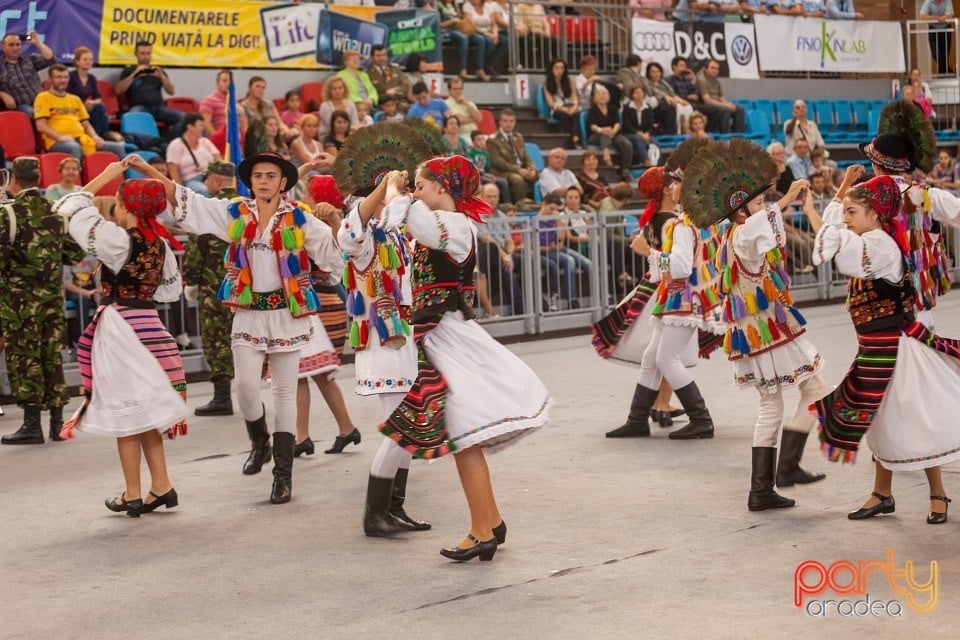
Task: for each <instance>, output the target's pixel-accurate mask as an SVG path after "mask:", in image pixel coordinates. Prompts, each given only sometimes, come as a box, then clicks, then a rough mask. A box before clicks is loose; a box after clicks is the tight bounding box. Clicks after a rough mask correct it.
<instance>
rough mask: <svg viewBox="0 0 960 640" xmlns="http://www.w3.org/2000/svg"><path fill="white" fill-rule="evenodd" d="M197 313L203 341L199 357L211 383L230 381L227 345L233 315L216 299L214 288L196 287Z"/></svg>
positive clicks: (230, 368)
mask: <svg viewBox="0 0 960 640" xmlns="http://www.w3.org/2000/svg"><path fill="white" fill-rule="evenodd" d="M197 313H199V314H200V338H201V339H202V340H203V357H204V358H205V359H206V361H207V366H208V367H210V379H211V380H213V381H214V382H218V381H227V380H233V349H232V348H231V346H230V332H231V329H232V327H233V313H232V312H231V311H230V308H229V307H226V306H224V305H223V304H222V303H221V302H220V301H219V300H217V289H216V287H212V288H210V287H201V288H200V291H199V292H198V296H197Z"/></svg>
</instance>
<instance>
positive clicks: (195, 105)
mask: <svg viewBox="0 0 960 640" xmlns="http://www.w3.org/2000/svg"><path fill="white" fill-rule="evenodd" d="M164 104H165V105H167V106H168V107H170V108H171V109H176V110H177V111H183V112H184V113H200V103H199V102H197V101H196V100H194V99H193V98H188V97H184V96H174V97H172V98H167V99H166V101H165V102H164Z"/></svg>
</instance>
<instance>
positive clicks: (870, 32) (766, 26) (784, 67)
mask: <svg viewBox="0 0 960 640" xmlns="http://www.w3.org/2000/svg"><path fill="white" fill-rule="evenodd" d="M754 25H755V26H756V34H757V35H756V38H757V47H758V51H759V55H760V67H761V68H762V69H763V70H764V71H858V72H866V73H904V72H905V71H906V68H905V67H906V63H905V59H904V53H903V35H902V34H901V29H900V23H899V22H876V21H870V20H823V19H820V18H807V19H805V20H797V19H794V18H791V17H787V16H764V15H760V14H757V15H755V16H754Z"/></svg>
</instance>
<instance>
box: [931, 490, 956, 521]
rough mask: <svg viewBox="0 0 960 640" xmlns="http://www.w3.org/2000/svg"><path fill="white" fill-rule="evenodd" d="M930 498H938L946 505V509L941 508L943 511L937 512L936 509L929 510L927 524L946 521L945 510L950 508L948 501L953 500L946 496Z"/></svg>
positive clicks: (932, 497)
mask: <svg viewBox="0 0 960 640" xmlns="http://www.w3.org/2000/svg"><path fill="white" fill-rule="evenodd" d="M930 499H931V500H940V501H941V502H943V504H944V505H946V509H944V510H943V513H938V512H936V511H931V512H930V513H928V514H927V524H943V523H944V522H946V521H947V511H948V510H949V509H950V503H951V502H953V500H951V499H950V498H948V497H947V496H930Z"/></svg>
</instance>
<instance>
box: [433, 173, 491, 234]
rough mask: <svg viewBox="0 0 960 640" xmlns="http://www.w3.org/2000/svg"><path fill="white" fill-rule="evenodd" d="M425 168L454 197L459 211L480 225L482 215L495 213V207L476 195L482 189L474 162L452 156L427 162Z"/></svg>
mask: <svg viewBox="0 0 960 640" xmlns="http://www.w3.org/2000/svg"><path fill="white" fill-rule="evenodd" d="M424 166H425V167H426V168H427V169H429V170H430V172H431V173H432V174H433V175H435V176H436V178H437V182H439V183H440V185H441V186H442V187H443V188H444V189H446V190H447V193H449V194H450V195H451V197H453V201H454V203H456V206H457V211H459V212H460V213H462V214H464V215H465V216H467V217H468V218H470V219H471V220H473V221H474V222H477V223H480V224H482V223H483V218H481V217H480V216H481V215H487V214H491V213H493V207H491V206H490V204H489V203H488V202H486V201H485V200H483V199H481V198H479V197H477V195H476V193H477V191H478V190H479V189H480V172H479V171H477V168H476V167H475V166H474V165H473V163H472V162H470V161H469V160H467V159H466V158H464V157H463V156H450V157H449V158H434V159H433V160H427V161H426V162H425V163H424Z"/></svg>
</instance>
